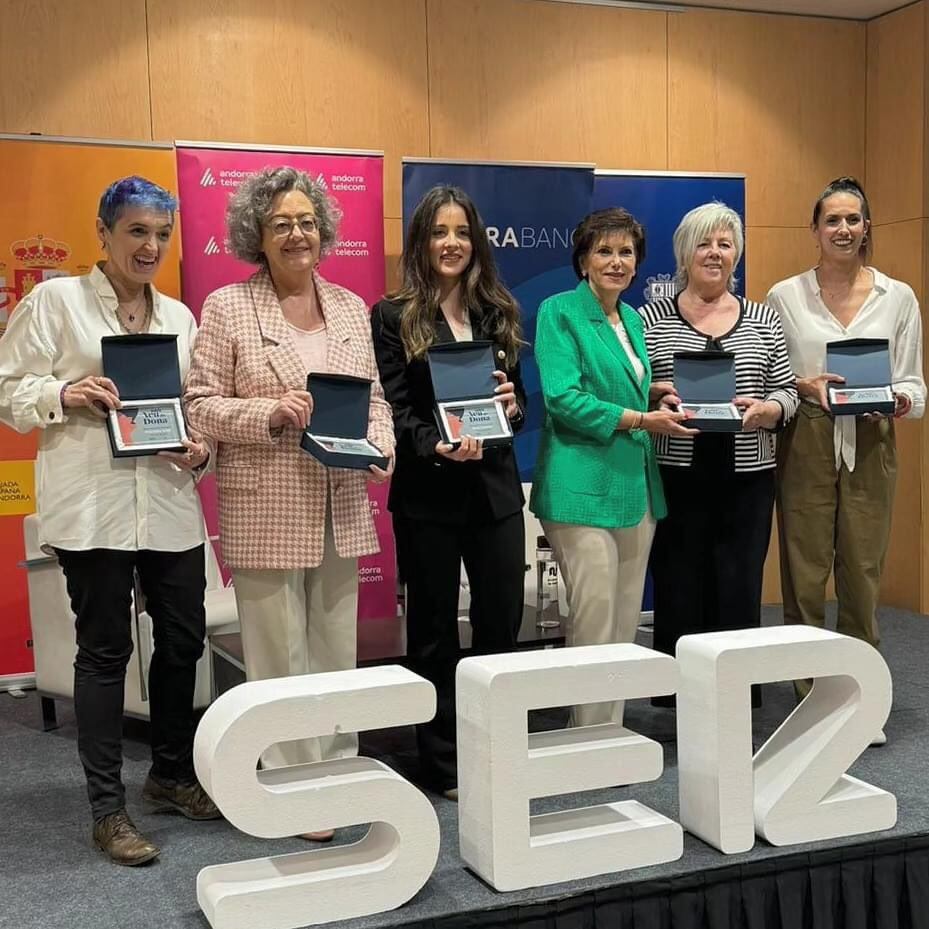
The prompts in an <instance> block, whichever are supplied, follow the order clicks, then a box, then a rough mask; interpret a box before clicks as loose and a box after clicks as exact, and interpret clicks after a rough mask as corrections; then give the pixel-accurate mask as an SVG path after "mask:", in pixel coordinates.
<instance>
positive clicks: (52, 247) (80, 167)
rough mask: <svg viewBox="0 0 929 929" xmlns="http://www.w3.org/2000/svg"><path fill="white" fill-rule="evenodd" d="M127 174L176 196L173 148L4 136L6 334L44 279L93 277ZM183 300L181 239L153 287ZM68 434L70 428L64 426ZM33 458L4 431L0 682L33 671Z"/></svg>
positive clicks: (0, 226) (26, 440)
mask: <svg viewBox="0 0 929 929" xmlns="http://www.w3.org/2000/svg"><path fill="white" fill-rule="evenodd" d="M129 174H141V175H142V176H143V177H147V178H148V179H149V180H151V181H154V182H155V183H156V184H160V185H161V186H162V187H166V188H167V189H168V190H171V191H173V192H176V191H177V169H176V161H175V157H174V149H173V148H172V147H171V146H164V145H152V144H148V145H146V143H144V142H139V143H112V142H96V141H93V140H83V139H43V138H41V137H36V136H2V137H0V203H2V204H3V210H2V211H0V338H2V337H4V336H3V332H4V330H5V328H6V324H7V321H8V320H9V318H10V316H11V315H12V314H13V313H14V312H15V311H16V305H17V304H18V303H19V301H20V300H22V298H23V297H24V296H25V295H26V294H27V293H29V291H30V290H31V289H32V288H33V287H35V285H36V284H38V283H40V282H41V281H44V280H48V279H49V278H52V277H58V276H61V275H68V274H87V273H88V271H90V269H91V267H92V266H93V264H94V262H95V261H98V260H99V259H100V258H101V257H102V253H101V251H100V243H99V240H98V239H97V236H96V233H95V229H94V223H95V220H96V218H97V206H98V204H99V202H100V195H101V194H102V193H103V191H104V190H105V189H106V188H107V186H109V184H110V183H112V182H113V181H115V180H117V179H118V178H121V177H126V176H127V175H129ZM155 285H156V287H158V289H159V290H161V291H162V292H164V293H166V294H170V295H171V296H173V297H179V296H180V235H179V234H178V233H177V232H175V234H174V237H173V240H172V243H171V251H170V252H169V254H168V257H167V259H166V260H165V262H164V264H163V265H162V268H161V270H160V272H159V274H158V277H157V279H156V281H155ZM63 428H67V427H66V426H65V427H63ZM35 454H36V436H35V435H34V434H31V435H26V436H23V435H19V434H17V433H15V432H13V431H12V430H11V429H7V428H6V427H4V426H0V486H2V487H3V488H6V490H5V491H4V494H5V497H4V501H3V505H0V590H2V595H0V676H3V675H23V674H29V673H31V671H32V670H33V663H32V653H31V650H30V649H31V644H32V635H31V633H30V627H29V604H28V598H27V594H26V572H25V571H24V570H21V569H19V568H17V564H18V562H19V561H20V560H21V559H22V558H23V535H22V533H23V528H22V524H23V516H24V515H25V514H28V513H31V512H32V510H33V508H34V498H33V497H32V478H31V475H30V474H29V473H28V471H29V469H28V466H26V465H25V464H24V463H25V462H28V461H32V460H33V459H34V458H35Z"/></svg>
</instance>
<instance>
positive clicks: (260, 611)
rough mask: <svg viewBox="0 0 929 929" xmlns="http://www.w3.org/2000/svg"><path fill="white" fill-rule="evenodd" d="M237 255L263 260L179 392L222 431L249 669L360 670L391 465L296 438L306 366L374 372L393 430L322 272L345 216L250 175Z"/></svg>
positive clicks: (363, 333) (337, 748)
mask: <svg viewBox="0 0 929 929" xmlns="http://www.w3.org/2000/svg"><path fill="white" fill-rule="evenodd" d="M227 220H228V226H229V239H230V243H231V246H232V250H233V252H234V253H235V254H236V256H237V257H239V258H241V259H243V260H245V261H250V262H252V263H254V264H257V265H259V266H260V267H259V270H258V272H257V273H256V274H254V275H253V276H252V277H251V278H250V279H249V280H247V281H245V282H243V283H240V284H232V285H230V286H228V287H223V288H220V289H219V290H217V291H215V292H214V293H212V294H210V296H209V297H207V299H206V302H205V303H204V305H203V314H202V320H201V328H200V332H199V335H198V337H197V340H196V344H195V346H194V351H193V357H192V359H191V368H190V374H189V376H188V379H187V386H186V393H185V403H186V407H187V415H188V417H189V420H190V424H191V427H192V428H193V429H195V430H196V431H197V432H199V433H202V434H204V435H207V436H210V437H211V438H212V439H214V440H215V441H216V442H217V443H218V451H217V457H216V476H217V481H218V485H219V504H220V536H221V540H222V547H223V556H224V559H225V561H226V562H227V563H228V564H229V566H230V567H231V568H232V574H233V583H234V585H235V590H236V599H237V601H238V606H239V617H240V621H241V626H242V640H243V645H244V651H245V665H246V671H247V674H248V678H249V680H253V679H263V678H270V677H283V676H286V675H291V674H306V673H310V672H317V671H335V670H343V669H346V668H352V667H354V666H355V621H356V608H357V593H358V575H357V559H358V557H359V556H360V555H367V554H370V553H372V552H376V551H377V550H378V543H377V536H376V534H375V530H374V523H373V519H372V516H371V513H370V508H369V505H368V497H367V490H366V482H367V481H368V480H371V481H377V482H380V481H384V480H387V478H388V476H389V473H390V471H389V470H388V471H382V470H380V469H378V468H375V467H372V468H371V471H370V473H367V474H366V473H365V472H360V471H349V470H346V469H329V468H326V467H325V466H323V465H322V464H320V463H319V462H318V461H317V460H316V459H315V458H313V457H312V456H310V455H308V454H307V453H306V452H304V451H303V450H301V448H300V436H301V432H302V430H303V429H304V427H305V426H306V425H307V423H308V421H309V420H310V419H311V418H312V410H313V399H312V397H311V396H310V395H309V394H308V393H307V392H306V378H307V374H308V373H310V372H328V373H339V374H351V375H355V376H358V377H364V378H368V379H370V380H371V382H372V385H371V402H370V427H369V434H368V438H369V439H370V440H371V442H373V443H374V444H375V445H376V446H377V447H378V448H380V449H382V450H384V451H385V452H386V453H388V454H389V455H390V460H391V464H390V469H391V470H392V467H393V448H394V434H393V424H392V417H391V411H390V407H389V405H388V404H387V403H386V401H385V400H384V394H383V391H382V389H381V385H380V381H379V380H378V371H377V364H376V362H375V359H374V352H373V349H372V345H371V330H370V325H369V322H368V314H367V311H366V309H365V306H364V304H363V302H362V301H361V299H360V298H359V297H357V296H356V295H355V294H353V293H351V292H350V291H348V290H345V289H344V288H342V287H337V286H335V285H334V284H329V283H327V282H326V281H325V280H323V279H322V278H321V277H320V276H319V274H318V273H317V272H316V265H317V264H318V262H319V258H320V255H321V254H324V253H325V251H326V250H327V248H328V247H329V246H331V245H332V243H333V242H334V241H335V238H336V223H337V220H338V213H337V210H336V207H335V206H334V204H332V203H331V202H330V200H329V198H328V196H327V194H326V191H325V188H324V187H323V186H322V184H318V183H317V182H315V181H313V180H311V179H310V177H309V176H307V175H306V174H304V173H303V172H301V171H297V170H296V169H294V168H276V169H270V168H267V169H265V170H264V171H262V172H260V173H259V174H257V175H255V176H254V177H251V178H249V179H247V180H246V181H245V182H244V183H243V184H242V185H241V187H240V188H239V189H238V190H237V191H236V193H235V194H234V195H233V197H232V198H231V200H230V203H229V209H228V216H227ZM356 751H357V740H356V737H355V736H354V735H353V734H334V735H333V736H331V737H327V738H324V739H313V740H307V741H305V742H302V743H282V744H279V745H274V746H271V748H269V749H268V750H267V751H266V752H265V753H264V754H263V755H262V764H263V766H265V767H277V766H280V765H284V764H297V763H301V762H306V761H317V760H321V759H325V758H330V757H338V756H344V755H347V754H354V753H355V752H356Z"/></svg>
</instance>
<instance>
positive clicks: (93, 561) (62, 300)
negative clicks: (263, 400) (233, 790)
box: [0, 177, 220, 865]
mask: <svg viewBox="0 0 929 929" xmlns="http://www.w3.org/2000/svg"><path fill="white" fill-rule="evenodd" d="M176 209H177V201H176V200H175V198H174V197H173V196H172V195H171V194H170V193H168V191H166V190H164V189H162V188H161V187H159V186H158V185H157V184H154V183H152V182H151V181H148V180H145V179H144V178H141V177H127V178H123V179H121V180H118V181H116V182H115V183H113V184H111V185H110V186H109V187H108V188H107V189H106V191H105V192H104V194H103V196H102V197H101V199H100V206H99V210H98V216H97V236H98V237H99V240H100V245H101V247H102V248H103V252H104V259H103V260H102V261H100V262H98V263H97V264H96V265H95V266H94V267H93V269H92V270H91V272H90V274H87V275H84V276H81V277H59V278H54V279H53V280H49V281H45V282H43V283H41V284H38V285H37V286H36V287H35V288H34V289H33V290H32V291H31V292H30V293H29V294H28V295H27V296H26V298H25V299H24V300H23V301H22V302H21V303H20V304H19V306H18V307H17V309H16V311H15V312H14V314H13V317H12V319H11V321H10V325H9V328H8V329H7V332H6V335H5V336H4V338H3V339H2V340H0V420H2V421H3V422H4V423H6V424H8V425H10V426H12V427H13V428H14V429H16V430H17V431H19V432H29V431H30V430H32V429H38V430H39V454H38V461H37V477H36V486H37V493H36V496H37V509H38V513H39V518H40V529H39V534H40V541H41V543H42V544H43V547H45V548H46V549H49V550H53V551H54V552H55V554H56V555H57V556H58V560H59V562H60V564H61V567H62V569H63V570H64V574H65V579H66V581H67V588H68V595H69V597H70V598H71V607H72V609H73V611H74V614H75V617H76V623H75V628H76V634H77V655H76V658H75V662H74V709H75V716H76V719H77V730H78V752H79V754H80V758H81V762H82V764H83V766H84V773H85V775H86V777H87V792H88V795H89V798H90V805H91V811H92V813H93V818H94V827H93V839H94V842H95V844H96V845H97V846H98V847H99V848H100V849H102V850H103V851H104V852H105V853H106V854H107V855H109V856H110V858H111V859H112V860H113V861H114V862H116V863H117V864H122V865H137V864H142V863H143V862H146V861H150V860H151V859H152V858H154V857H156V856H157V855H158V854H159V849H158V848H157V846H155V845H154V844H153V843H152V842H150V841H148V840H147V839H146V838H145V837H144V836H143V835H141V834H140V833H139V831H138V829H136V827H135V825H134V824H133V822H132V820H131V819H130V818H129V816H128V814H127V812H126V798H125V787H124V786H123V783H122V778H121V776H120V771H121V768H122V743H121V736H122V715H123V692H124V685H125V676H126V666H127V664H128V662H129V658H130V656H131V654H132V637H131V631H130V604H131V599H132V589H133V574H134V572H138V576H139V580H140V583H141V588H142V592H143V593H144V595H145V600H146V609H147V610H148V612H149V614H150V616H151V617H152V621H153V627H154V639H155V649H154V653H153V655H152V660H151V666H150V671H149V682H148V684H149V700H150V705H151V741H152V768H151V772H150V774H149V776H148V779H147V780H146V782H145V786H144V788H143V792H142V793H143V798H144V799H146V800H147V801H148V802H149V803H150V804H151V805H152V806H153V807H154V809H156V810H169V809H171V810H176V811H178V812H180V813H183V814H184V815H185V816H187V817H189V818H190V819H215V818H217V817H218V816H219V815H220V814H219V811H218V810H217V808H216V807H215V806H214V805H213V803H212V801H211V800H210V799H209V797H208V796H207V795H206V794H205V793H204V791H203V788H202V787H201V786H200V785H199V783H197V779H196V776H195V774H194V769H193V761H192V757H191V756H192V744H193V732H194V720H193V694H194V682H195V677H196V664H197V660H198V659H199V658H200V655H201V653H202V651H203V639H204V634H205V613H204V605H203V598H204V588H205V566H204V550H203V545H204V542H205V541H206V540H205V534H204V528H203V516H202V512H201V509H200V502H199V498H198V496H197V492H196V488H195V484H196V474H197V472H198V471H202V469H203V467H204V466H205V464H206V462H207V459H208V457H209V450H208V448H207V447H206V445H205V444H203V443H202V442H198V441H185V442H184V446H185V449H186V450H185V451H184V452H159V453H158V454H157V455H152V456H143V457H135V458H114V457H112V456H111V452H110V445H109V441H108V437H107V431H106V418H107V412H108V411H109V410H114V409H119V407H120V405H121V404H120V398H119V391H118V389H117V387H116V385H115V384H114V383H113V381H112V380H110V379H109V378H107V377H104V376H103V373H102V357H101V339H102V338H104V337H106V336H115V335H124V336H125V335H138V334H141V333H164V334H170V335H176V336H177V352H178V362H179V366H180V372H181V376H182V377H184V376H185V375H186V373H187V368H188V365H189V357H190V349H191V345H192V343H193V340H194V336H195V334H196V328H197V327H196V323H195V322H194V318H193V316H192V315H191V312H190V310H188V309H187V307H186V306H184V304H183V303H179V302H178V301H177V300H173V299H171V298H170V297H167V296H165V295H163V294H160V293H158V291H157V290H156V289H155V288H154V286H153V285H152V280H153V279H154V277H155V275H156V273H157V272H158V270H159V268H160V267H161V264H162V262H163V260H164V258H165V255H166V253H167V250H168V244H169V242H170V239H171V234H172V232H173V230H174V214H175V210H176Z"/></svg>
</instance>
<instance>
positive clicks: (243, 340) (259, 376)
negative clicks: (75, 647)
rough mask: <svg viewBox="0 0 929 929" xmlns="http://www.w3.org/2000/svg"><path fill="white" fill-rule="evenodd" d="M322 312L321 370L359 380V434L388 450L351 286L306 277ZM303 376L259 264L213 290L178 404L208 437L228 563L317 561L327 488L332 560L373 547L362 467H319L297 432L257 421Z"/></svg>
mask: <svg viewBox="0 0 929 929" xmlns="http://www.w3.org/2000/svg"><path fill="white" fill-rule="evenodd" d="M314 280H315V284H316V292H317V294H318V296H319V302H320V306H321V307H322V311H323V315H324V316H325V318H326V329H327V340H328V348H327V365H328V369H329V372H330V373H338V374H352V375H355V376H356V377H365V378H370V379H371V381H372V385H371V407H370V411H371V412H370V424H369V427H368V438H369V439H370V441H372V442H373V443H374V444H375V445H376V446H377V447H378V448H380V449H382V450H383V451H384V452H385V453H387V454H390V453H392V451H393V448H394V433H393V420H392V417H391V411H390V406H389V405H388V403H387V402H386V401H385V400H384V392H383V390H382V389H381V384H380V381H379V380H378V373H377V364H376V362H375V360H374V349H373V347H372V345H371V326H370V323H369V320H368V312H367V309H366V308H365V305H364V303H363V302H362V301H361V299H360V298H359V297H357V296H356V295H355V294H353V293H352V292H351V291H348V290H345V289H344V288H342V287H337V286H336V285H334V284H330V283H328V282H327V281H325V280H323V278H321V277H319V276H318V275H315V276H314ZM306 376H307V372H306V369H305V367H304V365H303V362H302V361H301V359H300V356H299V355H298V354H297V350H296V348H295V347H294V344H293V341H292V339H291V336H290V330H289V328H288V326H287V322H286V320H285V319H284V314H283V312H282V311H281V305H280V303H279V302H278V299H277V295H276V293H275V291H274V287H273V284H272V282H271V276H270V275H269V274H268V272H267V271H266V270H264V269H263V270H261V271H258V273H257V274H255V275H253V276H252V277H251V278H250V279H249V280H248V281H245V282H244V283H241V284H231V285H229V286H228V287H222V288H220V289H219V290H217V291H214V292H213V293H212V294H210V296H209V297H207V299H206V301H205V302H204V304H203V314H202V318H201V321H200V331H199V333H198V335H197V339H196V342H195V343H194V349H193V354H192V357H191V362H190V373H189V375H188V377H187V383H186V387H185V393H184V403H185V406H186V410H187V416H188V420H189V423H190V426H191V428H192V429H193V430H195V431H196V432H198V433H201V434H203V435H205V436H208V437H209V438H211V439H212V440H213V441H214V442H216V443H217V445H218V450H217V457H216V479H217V483H218V486H219V531H220V540H221V543H222V549H223V559H224V560H225V561H226V563H227V564H228V565H229V566H230V567H233V568H265V569H269V568H270V569H294V568H310V567H316V566H317V565H318V564H320V562H321V561H322V558H323V537H324V532H325V524H326V499H327V492H328V495H329V496H330V497H331V501H332V525H333V531H334V535H335V546H336V550H337V551H338V553H339V555H341V556H342V557H343V558H354V557H358V556H359V555H368V554H371V553H372V552H376V551H378V542H377V535H376V533H375V530H374V521H373V519H372V517H371V511H370V507H369V504H368V494H367V481H366V478H365V473H364V472H362V471H349V470H346V469H341V468H340V469H333V470H329V469H327V468H325V467H324V466H323V465H321V464H320V463H319V462H318V461H317V460H316V459H315V458H313V457H312V456H311V455H309V454H307V453H306V452H304V451H303V450H302V449H301V448H300V432H299V431H298V430H297V429H295V428H293V427H286V428H285V429H284V430H283V431H282V432H281V434H280V435H279V436H273V435H272V434H271V432H270V431H269V429H268V417H269V416H270V413H271V410H272V409H273V407H274V404H275V401H276V399H277V398H279V397H280V396H282V395H283V394H284V392H285V391H287V390H288V389H294V390H306Z"/></svg>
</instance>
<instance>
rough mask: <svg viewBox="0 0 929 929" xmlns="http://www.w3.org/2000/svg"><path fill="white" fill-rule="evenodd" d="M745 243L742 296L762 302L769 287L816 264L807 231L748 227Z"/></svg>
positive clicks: (810, 236)
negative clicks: (743, 289)
mask: <svg viewBox="0 0 929 929" xmlns="http://www.w3.org/2000/svg"><path fill="white" fill-rule="evenodd" d="M745 238H746V243H745V278H746V281H745V285H746V286H745V293H746V295H747V296H748V297H750V298H751V299H752V300H759V301H763V300H764V299H765V297H766V296H767V295H768V291H769V290H770V289H771V287H772V285H774V284H776V283H777V282H778V281H782V280H784V278H787V277H793V275H794V274H799V273H800V272H801V271H806V270H807V268H811V267H813V265H815V264H816V260H817V257H818V252H817V249H816V246H815V244H814V242H813V236H812V235H811V234H810V230H809V229H807V228H805V227H803V228H797V229H787V228H771V227H758V226H749V227H748V230H747V233H746V237H745Z"/></svg>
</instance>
